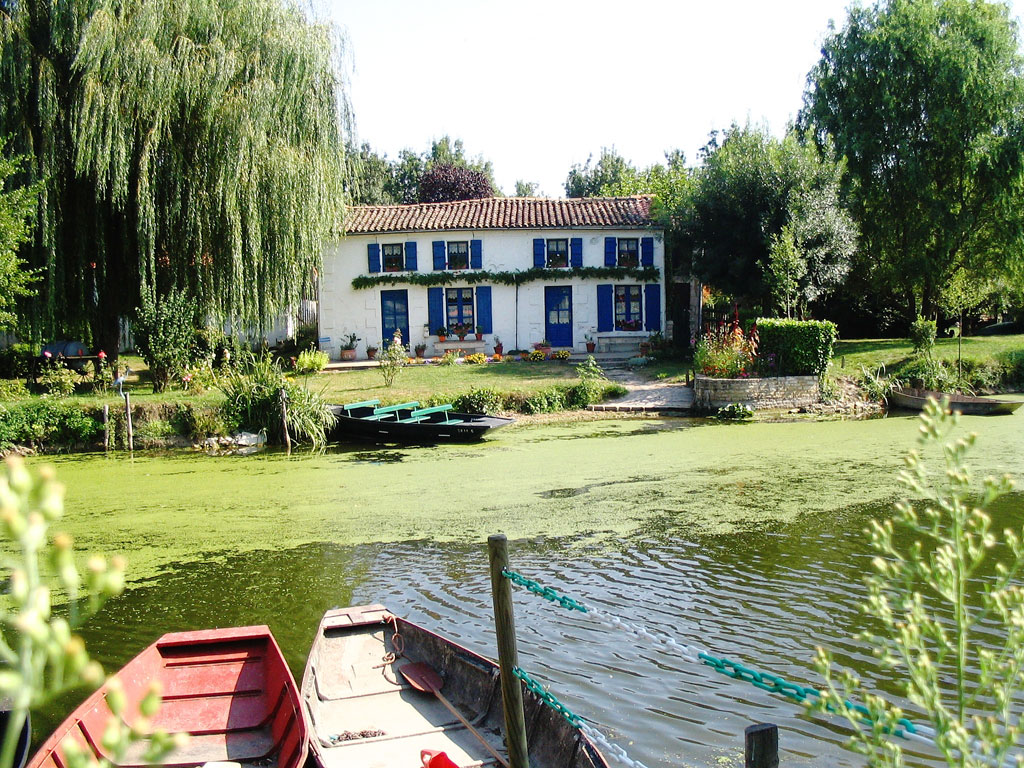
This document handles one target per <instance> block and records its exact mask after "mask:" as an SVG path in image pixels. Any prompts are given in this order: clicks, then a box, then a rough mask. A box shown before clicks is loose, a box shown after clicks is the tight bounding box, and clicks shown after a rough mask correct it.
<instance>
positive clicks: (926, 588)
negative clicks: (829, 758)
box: [811, 401, 1024, 768]
mask: <svg viewBox="0 0 1024 768" xmlns="http://www.w3.org/2000/svg"><path fill="white" fill-rule="evenodd" d="M958 417H959V414H956V413H950V411H949V409H948V403H947V402H944V403H943V404H941V405H940V404H938V403H936V402H934V401H931V402H929V404H928V405H927V406H926V408H925V410H924V413H922V415H921V429H920V431H921V436H920V438H919V443H920V447H919V448H916V449H914V450H912V451H910V453H909V454H908V455H907V457H906V459H905V461H906V468H905V469H904V470H903V471H901V473H900V482H901V484H902V485H904V486H905V487H906V488H907V489H908V490H909V492H910V493H911V494H912V495H913V496H914V497H915V500H914V501H911V500H905V501H902V502H900V503H898V504H897V505H896V514H895V516H894V517H893V519H891V520H886V521H883V522H878V521H873V522H872V524H871V527H870V530H869V533H870V536H871V545H872V547H873V549H874V550H875V552H876V553H877V554H876V557H875V558H874V560H873V567H874V572H873V573H872V574H871V575H869V576H868V577H867V585H868V599H867V602H866V603H865V604H864V605H863V606H862V610H863V611H864V613H866V614H867V615H869V616H872V617H874V618H875V619H877V620H878V621H879V622H880V623H881V625H882V628H883V629H882V632H881V634H875V633H873V632H866V633H864V634H863V635H862V639H864V640H866V641H867V642H868V643H870V644H871V645H872V647H873V652H874V655H875V656H876V658H877V659H878V660H879V663H880V664H881V666H882V668H883V669H885V670H886V671H887V673H888V674H890V675H891V676H892V677H893V678H894V679H900V680H902V692H903V693H904V694H905V696H906V697H907V699H908V700H909V701H910V702H912V703H913V704H914V705H915V706H916V707H917V708H919V709H920V710H921V712H922V713H924V717H925V718H926V719H927V720H928V721H929V725H930V726H931V728H933V729H934V731H935V737H934V740H935V744H936V747H937V748H938V750H939V752H941V754H942V755H943V757H944V758H945V760H946V762H947V763H948V764H949V765H950V766H961V767H963V768H981V766H992V765H1004V764H1017V765H1020V764H1021V757H1022V756H1021V755H1012V756H1011V750H1013V748H1014V747H1015V745H1016V741H1017V738H1018V737H1019V736H1020V734H1021V722H1020V715H1019V712H1018V713H1015V708H1016V709H1019V705H1017V707H1015V700H1016V699H1018V697H1019V693H1020V691H1021V683H1022V678H1024V589H1022V588H1021V586H1020V584H1019V575H1020V572H1021V568H1022V566H1024V546H1022V543H1021V536H1020V534H1019V533H1017V532H1014V531H1010V530H1006V531H1004V532H1003V533H1002V536H999V535H998V532H996V531H994V530H993V528H992V519H991V518H990V517H989V515H988V514H987V513H986V511H985V510H987V509H988V508H989V507H990V506H991V505H992V503H993V502H995V501H996V499H998V498H999V497H1000V496H1002V495H1004V494H1006V493H1008V492H1009V491H1010V490H1011V489H1012V488H1013V483H1012V481H1011V480H1010V478H1009V477H1008V476H1003V477H1002V478H999V479H995V478H991V477H987V478H985V479H984V480H982V481H981V486H980V490H979V488H978V485H977V482H976V481H975V480H974V478H973V477H972V475H971V472H970V469H969V468H968V466H967V463H966V456H967V453H968V452H969V451H970V449H971V447H972V446H973V445H974V442H975V437H976V435H974V434H969V435H967V436H965V437H959V438H956V439H953V438H952V437H951V432H952V431H953V429H954V428H955V427H956V425H957V423H958ZM937 444H938V445H941V446H942V454H943V458H944V461H945V472H944V473H943V474H942V475H941V477H933V476H931V475H930V474H929V473H928V471H927V468H926V464H925V460H924V458H923V449H924V448H926V447H928V446H929V445H937ZM817 666H818V669H819V672H821V674H822V675H823V676H824V677H825V681H826V687H825V690H824V691H823V692H822V696H821V698H820V699H819V700H818V701H817V702H815V703H814V704H813V705H812V706H811V711H816V712H825V711H829V712H835V713H837V714H839V715H841V716H842V717H844V718H845V719H846V720H848V721H849V723H850V724H851V725H852V726H853V728H854V734H853V736H852V737H851V738H850V741H849V742H848V745H847V746H848V747H849V748H850V749H851V750H853V751H855V752H857V753H859V754H862V755H864V756H865V757H866V758H867V760H868V764H869V765H871V766H894V767H895V766H902V765H903V755H902V749H901V747H900V746H899V744H897V743H896V742H895V741H894V739H893V736H894V734H895V733H897V732H898V730H899V729H900V728H901V727H902V726H904V725H905V723H901V722H900V720H901V719H902V718H904V717H905V715H904V713H903V711H902V710H901V709H900V708H899V707H896V706H894V705H892V704H890V703H888V702H886V701H885V700H884V699H882V698H881V697H880V696H877V695H874V694H871V693H868V692H866V691H865V690H864V687H863V684H862V683H861V681H860V679H859V678H858V677H857V676H856V675H855V674H854V673H853V672H852V671H850V670H848V669H836V668H835V667H834V664H833V661H832V656H831V654H830V653H829V652H828V651H826V650H823V649H821V648H819V649H818V659H817ZM855 698H857V699H860V700H861V701H863V703H864V705H865V706H866V708H867V710H868V712H869V715H868V721H867V727H864V726H865V724H866V721H865V719H864V716H863V715H862V714H861V713H860V712H859V711H858V710H856V709H855V708H854V706H853V705H852V704H851V703H850V700H851V699H855ZM1014 760H1016V763H1014V762H1013V761H1014Z"/></svg>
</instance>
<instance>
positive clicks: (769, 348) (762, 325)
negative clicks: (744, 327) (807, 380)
mask: <svg viewBox="0 0 1024 768" xmlns="http://www.w3.org/2000/svg"><path fill="white" fill-rule="evenodd" d="M757 330H758V334H759V337H760V344H759V348H758V354H759V355H760V356H761V358H762V359H773V360H774V361H775V369H776V371H777V372H778V375H779V376H821V375H822V374H824V373H825V371H827V370H828V364H829V361H830V360H831V359H832V347H833V346H834V345H835V343H836V339H837V338H838V336H839V333H838V331H837V329H836V325H835V323H833V322H830V321H828V320H775V319H767V318H759V319H758V321H757ZM772 355H774V358H772V357H771V356H772Z"/></svg>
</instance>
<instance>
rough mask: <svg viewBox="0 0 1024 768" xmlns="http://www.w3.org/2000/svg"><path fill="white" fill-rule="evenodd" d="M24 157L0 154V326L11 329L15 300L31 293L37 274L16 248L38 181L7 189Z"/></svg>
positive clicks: (25, 233)
mask: <svg viewBox="0 0 1024 768" xmlns="http://www.w3.org/2000/svg"><path fill="white" fill-rule="evenodd" d="M24 160H25V158H7V157H4V156H3V155H0V330H13V329H14V328H15V327H16V325H17V321H18V316H17V306H16V301H17V299H19V298H22V297H25V296H31V295H32V293H33V289H32V284H33V283H34V282H36V280H37V279H38V276H37V275H35V274H33V273H32V272H31V271H29V270H28V269H27V266H26V264H25V262H24V261H23V260H22V259H21V258H19V256H18V250H19V249H20V248H21V245H22V244H23V243H24V242H25V241H26V240H28V238H29V235H30V234H31V221H32V216H33V214H34V213H35V207H36V203H37V201H38V198H39V187H38V185H35V186H32V187H25V186H21V187H13V188H11V189H7V187H8V179H10V178H11V177H12V176H14V174H15V173H16V172H18V170H19V168H20V166H21V165H22V164H23V163H24Z"/></svg>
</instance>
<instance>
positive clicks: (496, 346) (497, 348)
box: [494, 336, 505, 355]
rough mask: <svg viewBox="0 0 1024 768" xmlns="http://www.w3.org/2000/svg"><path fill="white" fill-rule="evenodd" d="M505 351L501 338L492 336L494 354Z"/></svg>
mask: <svg viewBox="0 0 1024 768" xmlns="http://www.w3.org/2000/svg"><path fill="white" fill-rule="evenodd" d="M504 351H505V345H504V344H502V343H501V338H499V337H498V336H495V337H494V354H496V355H500V354H501V353H502V352H504Z"/></svg>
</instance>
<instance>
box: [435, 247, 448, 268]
mask: <svg viewBox="0 0 1024 768" xmlns="http://www.w3.org/2000/svg"><path fill="white" fill-rule="evenodd" d="M432 245H433V249H434V269H435V270H437V269H444V267H445V264H446V263H447V259H446V258H445V256H446V255H447V254H446V253H445V248H444V240H435V241H434V242H433V244H432Z"/></svg>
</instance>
